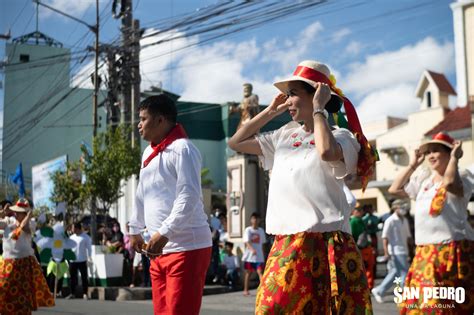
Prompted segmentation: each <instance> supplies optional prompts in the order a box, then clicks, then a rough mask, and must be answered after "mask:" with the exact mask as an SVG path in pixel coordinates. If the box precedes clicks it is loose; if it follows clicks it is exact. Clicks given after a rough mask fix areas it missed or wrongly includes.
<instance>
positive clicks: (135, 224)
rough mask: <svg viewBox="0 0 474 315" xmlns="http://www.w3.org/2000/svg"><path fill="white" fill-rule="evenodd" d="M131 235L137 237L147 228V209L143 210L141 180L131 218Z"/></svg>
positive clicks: (129, 224)
mask: <svg viewBox="0 0 474 315" xmlns="http://www.w3.org/2000/svg"><path fill="white" fill-rule="evenodd" d="M128 226H129V232H128V233H129V234H130V235H137V234H140V233H141V232H142V230H143V229H144V228H145V209H144V208H143V189H142V185H141V180H139V182H138V187H137V192H136V194H135V205H134V207H133V210H132V215H131V217H130V222H129V223H128Z"/></svg>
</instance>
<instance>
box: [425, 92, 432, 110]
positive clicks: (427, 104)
mask: <svg viewBox="0 0 474 315" xmlns="http://www.w3.org/2000/svg"><path fill="white" fill-rule="evenodd" d="M426 106H427V107H428V108H431V92H426Z"/></svg>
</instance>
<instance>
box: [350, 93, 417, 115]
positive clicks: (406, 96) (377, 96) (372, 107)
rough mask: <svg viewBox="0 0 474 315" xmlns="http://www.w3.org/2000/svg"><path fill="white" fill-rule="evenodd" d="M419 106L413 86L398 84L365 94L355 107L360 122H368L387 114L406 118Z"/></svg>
mask: <svg viewBox="0 0 474 315" xmlns="http://www.w3.org/2000/svg"><path fill="white" fill-rule="evenodd" d="M419 107H420V100H419V99H417V98H416V97H415V88H414V86H413V85H411V84H398V85H395V86H391V87H388V88H384V89H378V90H376V91H373V92H371V93H369V94H367V95H366V96H365V97H364V98H363V99H362V101H361V102H360V105H359V106H358V107H357V113H358V115H359V118H360V120H361V121H362V122H368V121H373V120H377V119H380V118H382V117H385V116H388V115H389V116H392V117H401V118H406V117H407V116H408V114H410V113H413V112H415V111H416V110H418V109H419Z"/></svg>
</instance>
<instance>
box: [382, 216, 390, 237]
mask: <svg viewBox="0 0 474 315" xmlns="http://www.w3.org/2000/svg"><path fill="white" fill-rule="evenodd" d="M387 221H388V222H387ZM391 224H392V220H388V219H387V220H386V221H385V224H384V225H383V230H382V238H388V233H389V229H390V226H391Z"/></svg>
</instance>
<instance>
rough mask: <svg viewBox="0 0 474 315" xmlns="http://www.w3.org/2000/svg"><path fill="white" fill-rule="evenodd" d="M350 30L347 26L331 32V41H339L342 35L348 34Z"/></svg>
mask: <svg viewBox="0 0 474 315" xmlns="http://www.w3.org/2000/svg"><path fill="white" fill-rule="evenodd" d="M351 33H352V32H351V30H350V29H348V28H342V29H340V30H338V31H336V32H334V33H333V34H332V36H331V37H332V39H331V40H332V42H333V43H339V42H340V41H341V40H342V39H344V37H346V36H348V35H350V34H351Z"/></svg>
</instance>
